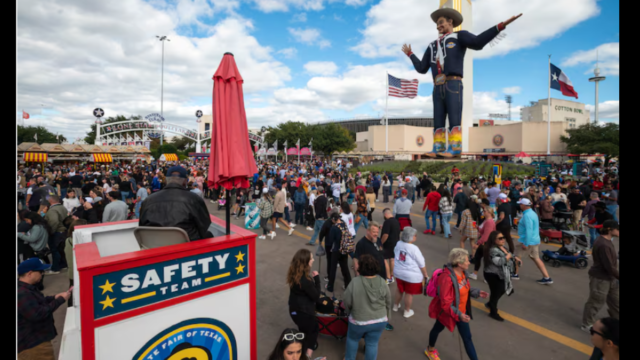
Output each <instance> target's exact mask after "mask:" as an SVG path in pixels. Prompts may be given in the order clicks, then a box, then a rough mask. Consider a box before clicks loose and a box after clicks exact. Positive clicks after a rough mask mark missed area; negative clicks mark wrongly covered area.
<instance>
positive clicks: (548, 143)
mask: <svg viewBox="0 0 640 360" xmlns="http://www.w3.org/2000/svg"><path fill="white" fill-rule="evenodd" d="M548 81H549V86H548V89H547V90H548V91H549V98H548V100H547V156H549V155H551V54H549V79H548ZM547 161H549V159H547Z"/></svg>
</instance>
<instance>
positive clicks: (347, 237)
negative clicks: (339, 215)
mask: <svg viewBox="0 0 640 360" xmlns="http://www.w3.org/2000/svg"><path fill="white" fill-rule="evenodd" d="M338 228H339V229H340V231H342V240H341V241H340V253H341V254H350V253H352V252H354V251H355V249H356V244H355V241H353V238H354V237H353V236H351V233H350V232H349V229H348V228H347V225H346V224H344V223H342V224H338Z"/></svg>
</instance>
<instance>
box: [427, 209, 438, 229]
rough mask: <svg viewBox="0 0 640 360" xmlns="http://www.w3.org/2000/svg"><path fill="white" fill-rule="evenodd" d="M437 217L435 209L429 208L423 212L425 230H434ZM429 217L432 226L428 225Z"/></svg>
mask: <svg viewBox="0 0 640 360" xmlns="http://www.w3.org/2000/svg"><path fill="white" fill-rule="evenodd" d="M437 217H438V212H437V211H431V210H429V209H427V212H426V213H424V221H425V222H426V223H427V230H433V231H436V218H437ZM429 218H431V221H432V223H433V226H432V227H429Z"/></svg>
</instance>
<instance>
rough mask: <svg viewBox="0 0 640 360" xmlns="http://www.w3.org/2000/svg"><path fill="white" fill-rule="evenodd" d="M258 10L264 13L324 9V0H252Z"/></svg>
mask: <svg viewBox="0 0 640 360" xmlns="http://www.w3.org/2000/svg"><path fill="white" fill-rule="evenodd" d="M253 2H254V3H255V4H256V5H257V6H258V9H259V10H261V11H264V12H267V13H269V12H273V11H289V8H290V7H293V8H296V9H304V10H315V11H318V10H322V9H324V4H323V2H324V0H253Z"/></svg>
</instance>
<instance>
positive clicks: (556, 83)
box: [550, 64, 578, 99]
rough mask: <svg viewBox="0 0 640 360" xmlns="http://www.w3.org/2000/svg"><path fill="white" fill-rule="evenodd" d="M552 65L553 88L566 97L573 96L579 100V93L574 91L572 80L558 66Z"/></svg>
mask: <svg viewBox="0 0 640 360" xmlns="http://www.w3.org/2000/svg"><path fill="white" fill-rule="evenodd" d="M550 65H551V81H550V83H551V88H552V89H556V90H560V91H561V92H562V95H564V96H572V97H575V98H576V99H577V98H578V93H577V92H576V91H575V90H573V84H571V80H569V78H568V77H567V75H565V73H563V72H562V70H560V68H558V67H557V66H555V65H553V64H550Z"/></svg>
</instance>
